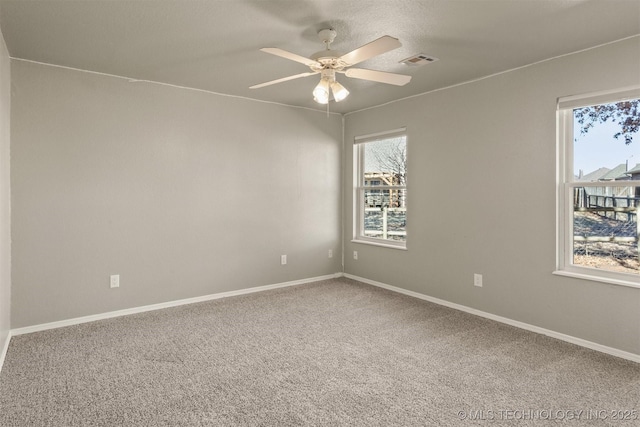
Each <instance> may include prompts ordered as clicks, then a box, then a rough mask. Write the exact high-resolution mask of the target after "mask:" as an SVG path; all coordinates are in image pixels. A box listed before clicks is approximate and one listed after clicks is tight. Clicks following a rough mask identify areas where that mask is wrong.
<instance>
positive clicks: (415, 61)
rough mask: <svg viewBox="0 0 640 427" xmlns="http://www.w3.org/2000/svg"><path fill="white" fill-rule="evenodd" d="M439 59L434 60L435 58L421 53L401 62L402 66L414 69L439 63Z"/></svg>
mask: <svg viewBox="0 0 640 427" xmlns="http://www.w3.org/2000/svg"><path fill="white" fill-rule="evenodd" d="M437 60H438V58H434V57H433V56H429V55H425V54H424V53H419V54H417V55H413V56H410V57H408V58H407V59H403V60H402V61H400V62H401V63H402V64H405V65H410V66H412V67H415V66H418V65H424V64H429V63H431V62H435V61H437Z"/></svg>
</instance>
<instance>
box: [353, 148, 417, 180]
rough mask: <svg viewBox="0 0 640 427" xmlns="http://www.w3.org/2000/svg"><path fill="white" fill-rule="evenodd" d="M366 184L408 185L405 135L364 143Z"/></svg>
mask: <svg viewBox="0 0 640 427" xmlns="http://www.w3.org/2000/svg"><path fill="white" fill-rule="evenodd" d="M363 172H364V177H363V179H364V181H363V182H364V185H365V186H368V185H383V186H384V185H406V179H407V141H406V138H405V137H398V138H390V139H383V140H380V141H373V142H367V143H366V144H365V145H364V171H363Z"/></svg>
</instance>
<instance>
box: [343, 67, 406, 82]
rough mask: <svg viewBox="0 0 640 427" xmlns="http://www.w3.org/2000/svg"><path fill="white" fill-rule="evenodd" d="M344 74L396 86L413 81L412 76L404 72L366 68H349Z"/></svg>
mask: <svg viewBox="0 0 640 427" xmlns="http://www.w3.org/2000/svg"><path fill="white" fill-rule="evenodd" d="M344 74H345V75H346V76H347V77H353V78H354V79H362V80H371V81H374V82H379V83H387V84H390V85H396V86H404V85H406V84H407V83H409V81H411V76H405V75H404V74H395V73H387V72H384V71H374V70H365V69H364V68H349V69H348V70H347V71H345V73H344Z"/></svg>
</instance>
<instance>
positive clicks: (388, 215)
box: [363, 188, 407, 242]
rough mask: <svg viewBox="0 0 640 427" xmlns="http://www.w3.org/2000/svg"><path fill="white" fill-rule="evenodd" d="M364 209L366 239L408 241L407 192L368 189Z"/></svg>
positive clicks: (365, 192)
mask: <svg viewBox="0 0 640 427" xmlns="http://www.w3.org/2000/svg"><path fill="white" fill-rule="evenodd" d="M363 208H364V235H365V236H366V237H373V238H378V239H386V240H395V241H401V242H404V241H406V239H407V230H406V226H407V209H406V190H396V189H394V190H386V189H369V188H367V189H365V190H364V207H363Z"/></svg>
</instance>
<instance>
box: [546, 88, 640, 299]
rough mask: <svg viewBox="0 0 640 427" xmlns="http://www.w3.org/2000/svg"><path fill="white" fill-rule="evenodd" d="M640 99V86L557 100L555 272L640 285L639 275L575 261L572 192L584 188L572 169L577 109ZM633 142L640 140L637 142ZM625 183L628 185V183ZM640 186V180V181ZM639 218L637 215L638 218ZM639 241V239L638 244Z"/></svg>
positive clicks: (611, 184)
mask: <svg viewBox="0 0 640 427" xmlns="http://www.w3.org/2000/svg"><path fill="white" fill-rule="evenodd" d="M636 98H640V86H631V87H626V88H621V89H617V90H612V91H602V92H594V93H590V94H584V95H575V96H568V97H563V98H559V99H558V103H557V113H556V119H557V126H556V128H557V156H556V160H557V164H556V168H557V173H556V200H557V202H556V213H557V221H556V269H555V271H554V272H553V274H556V275H560V276H569V277H574V278H580V279H586V280H593V281H597V282H604V283H609V284H615V285H622V286H630V287H634V288H640V274H632V273H622V272H616V271H610V270H604V269H598V268H593V267H587V266H580V265H575V264H573V252H574V245H573V244H574V242H573V234H574V232H573V224H574V208H573V192H574V188H576V187H585V183H584V182H580V181H575V179H574V171H573V166H574V165H573V144H574V133H573V127H574V114H573V111H574V109H577V108H581V107H588V106H592V105H599V104H608V103H614V102H619V101H625V100H627V99H636ZM634 143H640V141H638V142H634ZM625 183H626V184H625ZM638 185H640V182H638ZM588 186H589V187H629V186H630V185H629V181H608V182H589V185H588ZM637 220H638V219H637V218H636V221H637ZM638 244H640V242H639V243H638Z"/></svg>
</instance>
